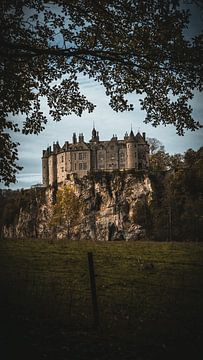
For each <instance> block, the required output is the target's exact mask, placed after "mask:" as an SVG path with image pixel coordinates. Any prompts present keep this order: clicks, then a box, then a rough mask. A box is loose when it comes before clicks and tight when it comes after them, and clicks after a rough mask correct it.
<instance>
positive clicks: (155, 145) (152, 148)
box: [147, 138, 164, 155]
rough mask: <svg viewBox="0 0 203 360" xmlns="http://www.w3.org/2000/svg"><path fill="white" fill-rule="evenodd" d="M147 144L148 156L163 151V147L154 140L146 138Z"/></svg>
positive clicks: (159, 142)
mask: <svg viewBox="0 0 203 360" xmlns="http://www.w3.org/2000/svg"><path fill="white" fill-rule="evenodd" d="M147 142H148V144H149V153H150V155H153V154H155V153H156V152H157V151H159V150H161V151H164V145H163V144H162V143H161V141H159V140H158V139H156V138H147Z"/></svg>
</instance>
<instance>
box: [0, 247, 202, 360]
mask: <svg viewBox="0 0 203 360" xmlns="http://www.w3.org/2000/svg"><path fill="white" fill-rule="evenodd" d="M88 252H92V253H93V259H94V267H95V280H96V288H97V301H98V308H99V325H98V326H95V324H94V317H93V312H92V300H91V289H90V281H89V269H88V260H87V253H88ZM0 286H1V295H0V307H1V309H0V313H1V323H0V330H1V335H0V346H1V349H2V353H4V357H2V359H6V360H7V359H8V360H10V359H11V360H14V359H17V358H21V359H36V360H40V359H53V360H60V359H68V360H69V359H70V360H77V359H78V360H83V359H94V360H96V359H104V360H105V359H140V360H141V359H171V358H173V359H176V358H177V359H181V358H183V357H184V358H186V357H187V356H188V358H190V357H193V358H194V359H202V356H203V345H202V340H203V339H202V335H203V243H173V242H171V243H170V242H168V243H162V242H133V243H132V242H129V243H126V242H108V243H106V242H105V243H93V242H47V241H39V240H24V241H22V240H18V241H17V240H10V241H8V240H7V241H3V240H2V241H1V242H0Z"/></svg>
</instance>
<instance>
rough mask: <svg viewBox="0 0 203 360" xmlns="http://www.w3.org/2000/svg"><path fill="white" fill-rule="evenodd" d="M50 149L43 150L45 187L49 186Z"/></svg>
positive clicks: (43, 181)
mask: <svg viewBox="0 0 203 360" xmlns="http://www.w3.org/2000/svg"><path fill="white" fill-rule="evenodd" d="M48 151H49V148H48V149H47V150H43V154H42V183H43V185H44V186H48V185H49V164H48V157H49V154H48Z"/></svg>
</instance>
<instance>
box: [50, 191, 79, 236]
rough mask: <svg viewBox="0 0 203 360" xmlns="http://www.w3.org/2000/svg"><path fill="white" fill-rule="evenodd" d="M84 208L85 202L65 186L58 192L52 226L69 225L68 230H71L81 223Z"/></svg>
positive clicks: (51, 221) (53, 207) (53, 209)
mask: <svg viewBox="0 0 203 360" xmlns="http://www.w3.org/2000/svg"><path fill="white" fill-rule="evenodd" d="M83 208H84V205H83V202H82V201H81V199H79V197H78V196H76V195H75V193H74V189H73V188H71V187H70V186H68V185H64V186H63V187H62V188H61V189H58V191H57V194H56V203H55V204H53V206H52V217H51V220H50V225H51V226H57V225H62V224H63V225H67V227H68V230H70V229H71V228H72V227H73V226H74V225H76V224H78V223H79V221H80V216H81V214H82V210H83ZM68 235H69V234H68Z"/></svg>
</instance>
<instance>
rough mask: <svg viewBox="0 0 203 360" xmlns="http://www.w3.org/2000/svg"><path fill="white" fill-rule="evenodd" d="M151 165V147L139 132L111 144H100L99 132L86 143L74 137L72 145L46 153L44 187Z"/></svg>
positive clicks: (49, 148) (43, 157)
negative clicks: (72, 177)
mask: <svg viewBox="0 0 203 360" xmlns="http://www.w3.org/2000/svg"><path fill="white" fill-rule="evenodd" d="M148 165H149V145H148V143H147V141H146V138H145V133H142V135H141V134H140V133H139V132H138V133H137V134H136V135H134V133H133V131H132V130H131V131H130V134H129V135H128V134H127V132H126V133H125V136H124V139H123V140H118V138H117V136H116V135H113V137H112V138H111V140H108V141H100V140H99V132H98V131H96V129H95V127H93V129H92V138H91V140H90V141H89V142H85V140H84V136H83V134H79V137H78V139H77V136H76V133H73V139H72V143H69V142H68V141H66V142H65V144H64V145H63V147H60V145H59V143H58V142H56V144H55V143H54V144H53V149H52V148H51V146H49V147H48V148H47V150H43V156H42V178H43V185H44V186H49V185H51V186H52V185H54V184H60V183H64V182H65V181H66V178H67V176H68V175H69V174H71V173H76V174H77V175H78V176H79V177H83V176H85V175H88V174H89V173H94V172H98V171H106V172H112V171H114V170H120V171H124V170H133V169H134V170H147V168H148Z"/></svg>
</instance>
